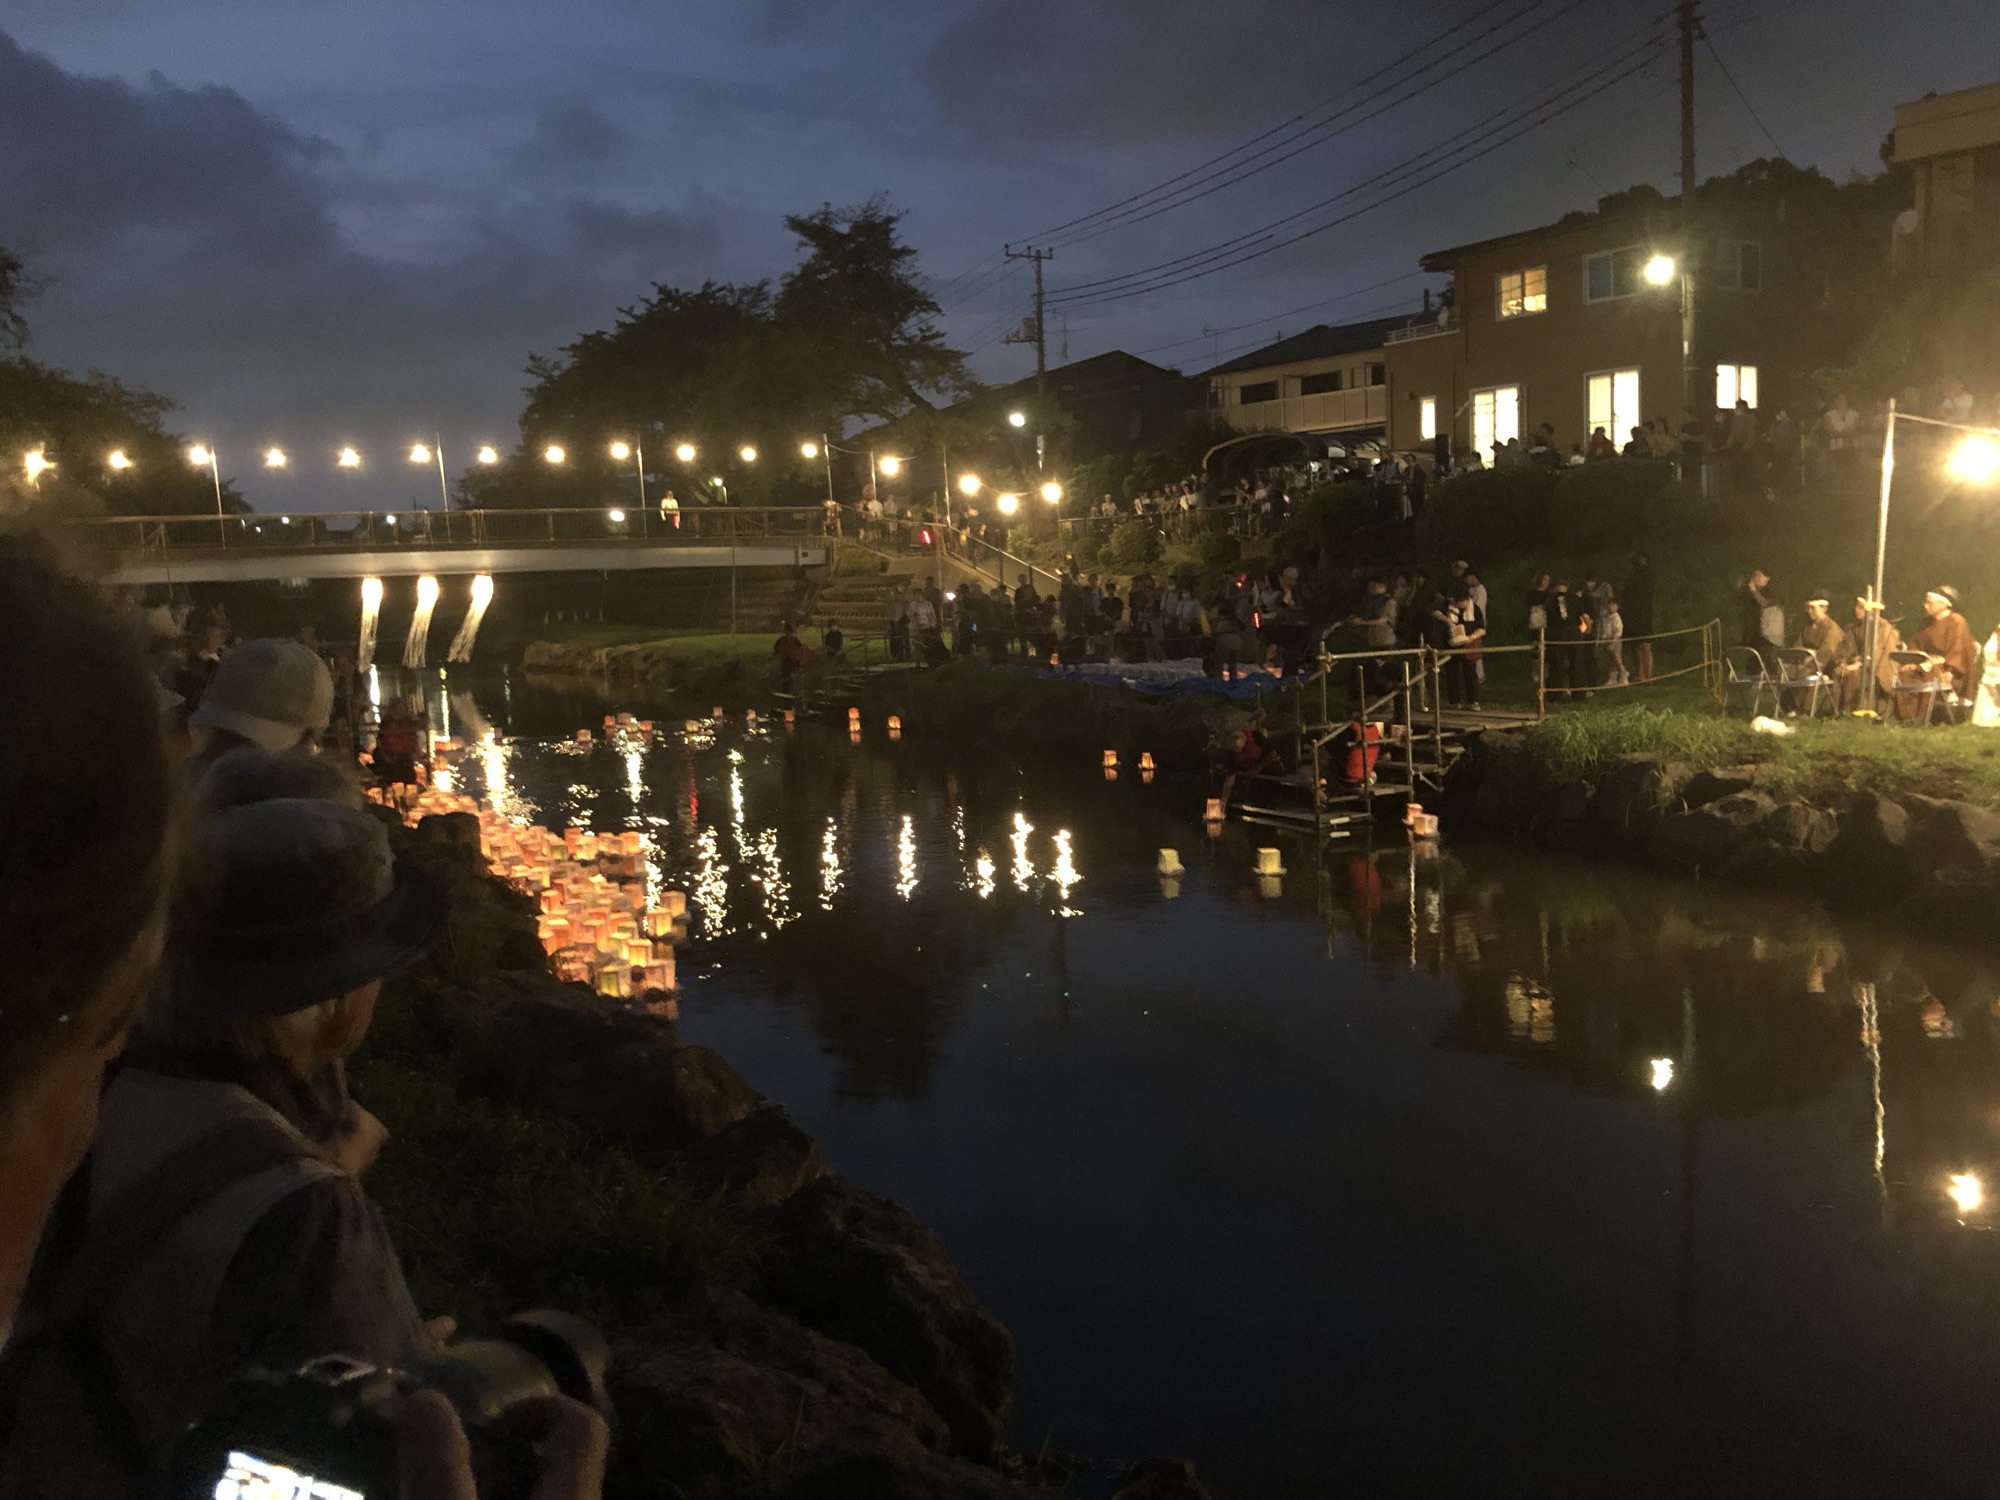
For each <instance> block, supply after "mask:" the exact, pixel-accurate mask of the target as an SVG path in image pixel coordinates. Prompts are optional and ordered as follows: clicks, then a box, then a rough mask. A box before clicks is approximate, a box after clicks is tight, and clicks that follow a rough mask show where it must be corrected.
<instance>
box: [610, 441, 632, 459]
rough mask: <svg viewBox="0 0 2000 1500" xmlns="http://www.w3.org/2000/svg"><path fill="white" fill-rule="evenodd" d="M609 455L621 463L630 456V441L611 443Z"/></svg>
mask: <svg viewBox="0 0 2000 1500" xmlns="http://www.w3.org/2000/svg"><path fill="white" fill-rule="evenodd" d="M611 456H612V457H613V458H615V459H617V460H618V462H620V463H621V464H622V463H624V462H625V460H626V459H628V458H630V457H631V456H632V445H631V444H630V443H613V444H612V445H611Z"/></svg>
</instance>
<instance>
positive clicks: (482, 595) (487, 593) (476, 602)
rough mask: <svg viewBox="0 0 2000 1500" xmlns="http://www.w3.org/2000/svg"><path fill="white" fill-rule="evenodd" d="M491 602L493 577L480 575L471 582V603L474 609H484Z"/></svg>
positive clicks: (488, 574) (489, 574) (487, 574)
mask: <svg viewBox="0 0 2000 1500" xmlns="http://www.w3.org/2000/svg"><path fill="white" fill-rule="evenodd" d="M492 602H493V575H492V574H491V573H480V574H477V575H475V576H474V578H473V580H472V603H473V607H474V608H476V609H484V608H485V607H486V606H487V605H489V604H491V603H492Z"/></svg>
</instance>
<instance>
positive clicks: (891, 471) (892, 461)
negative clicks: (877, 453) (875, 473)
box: [875, 453, 903, 479]
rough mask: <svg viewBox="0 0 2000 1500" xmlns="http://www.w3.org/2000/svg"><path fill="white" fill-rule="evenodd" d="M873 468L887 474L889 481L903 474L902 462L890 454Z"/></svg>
mask: <svg viewBox="0 0 2000 1500" xmlns="http://www.w3.org/2000/svg"><path fill="white" fill-rule="evenodd" d="M875 467H876V468H878V469H880V470H881V471H882V472H883V473H884V474H887V475H888V476H889V477H890V478H891V479H894V478H895V477H896V476H897V475H898V474H900V473H902V472H903V461H902V460H901V459H900V458H898V457H896V456H895V455H894V454H893V453H892V454H890V455H888V456H887V457H886V458H884V459H883V460H882V461H881V462H880V463H878V464H876V465H875Z"/></svg>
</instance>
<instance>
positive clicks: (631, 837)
mask: <svg viewBox="0 0 2000 1500" xmlns="http://www.w3.org/2000/svg"><path fill="white" fill-rule="evenodd" d="M645 848H646V839H645V835H643V834H641V833H637V832H634V831H632V830H630V829H627V830H626V831H625V832H624V833H621V834H619V835H618V849H619V852H620V853H622V854H639V853H643V852H644V850H645Z"/></svg>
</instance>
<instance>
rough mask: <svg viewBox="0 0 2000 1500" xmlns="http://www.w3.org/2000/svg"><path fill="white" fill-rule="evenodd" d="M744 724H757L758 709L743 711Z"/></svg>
mask: <svg viewBox="0 0 2000 1500" xmlns="http://www.w3.org/2000/svg"><path fill="white" fill-rule="evenodd" d="M743 722H744V723H745V724H755V723H756V722H757V710H756V709H754V708H746V709H744V710H743Z"/></svg>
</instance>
